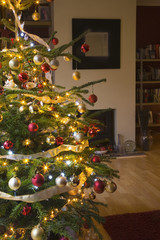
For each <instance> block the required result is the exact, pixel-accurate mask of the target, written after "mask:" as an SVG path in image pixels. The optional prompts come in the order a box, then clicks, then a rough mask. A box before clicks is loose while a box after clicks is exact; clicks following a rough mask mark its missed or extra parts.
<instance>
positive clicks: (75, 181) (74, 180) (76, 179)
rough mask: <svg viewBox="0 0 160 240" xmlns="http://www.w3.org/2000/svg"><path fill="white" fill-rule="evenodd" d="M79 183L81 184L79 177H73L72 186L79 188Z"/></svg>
mask: <svg viewBox="0 0 160 240" xmlns="http://www.w3.org/2000/svg"><path fill="white" fill-rule="evenodd" d="M79 183H80V180H79V178H78V176H75V175H73V176H72V177H71V185H72V186H73V187H77V186H78V185H79Z"/></svg>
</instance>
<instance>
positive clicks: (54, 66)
mask: <svg viewBox="0 0 160 240" xmlns="http://www.w3.org/2000/svg"><path fill="white" fill-rule="evenodd" d="M50 67H51V68H52V69H54V70H56V69H57V68H58V67H59V61H58V60H57V59H53V60H51V61H50Z"/></svg>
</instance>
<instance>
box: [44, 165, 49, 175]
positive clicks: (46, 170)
mask: <svg viewBox="0 0 160 240" xmlns="http://www.w3.org/2000/svg"><path fill="white" fill-rule="evenodd" d="M48 170H49V167H48V166H47V165H45V164H44V165H43V171H44V173H46V172H48Z"/></svg>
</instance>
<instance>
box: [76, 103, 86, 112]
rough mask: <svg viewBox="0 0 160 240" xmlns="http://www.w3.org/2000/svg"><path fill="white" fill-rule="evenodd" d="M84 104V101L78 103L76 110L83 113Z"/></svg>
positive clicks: (84, 109)
mask: <svg viewBox="0 0 160 240" xmlns="http://www.w3.org/2000/svg"><path fill="white" fill-rule="evenodd" d="M86 110H87V109H86V105H85V104H84V103H81V104H79V105H78V112H80V113H85V112H86Z"/></svg>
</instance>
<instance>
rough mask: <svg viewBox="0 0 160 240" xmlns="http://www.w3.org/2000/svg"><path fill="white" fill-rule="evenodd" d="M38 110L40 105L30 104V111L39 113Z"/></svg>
mask: <svg viewBox="0 0 160 240" xmlns="http://www.w3.org/2000/svg"><path fill="white" fill-rule="evenodd" d="M38 110H39V107H38V106H37V105H36V104H33V105H30V106H29V111H30V112H31V113H37V112H38Z"/></svg>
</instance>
